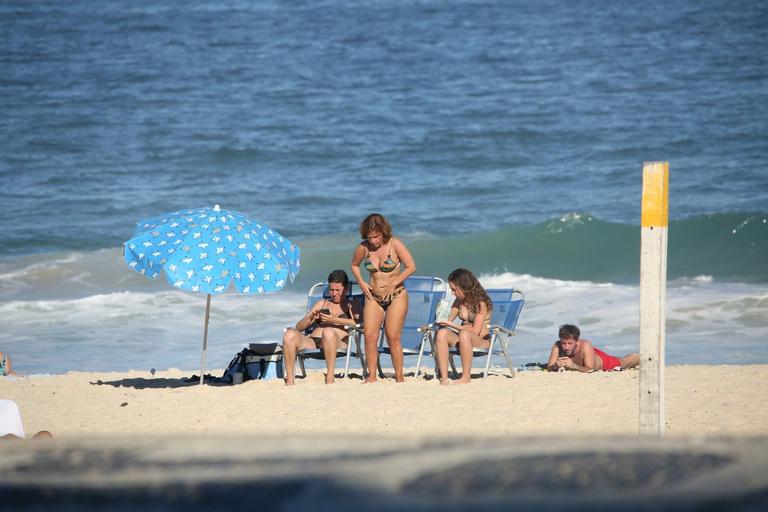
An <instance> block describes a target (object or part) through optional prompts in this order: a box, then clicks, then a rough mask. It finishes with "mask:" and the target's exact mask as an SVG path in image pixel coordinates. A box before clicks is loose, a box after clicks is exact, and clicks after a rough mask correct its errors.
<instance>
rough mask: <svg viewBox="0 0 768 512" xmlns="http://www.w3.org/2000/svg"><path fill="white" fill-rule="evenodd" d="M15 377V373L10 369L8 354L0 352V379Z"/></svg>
mask: <svg viewBox="0 0 768 512" xmlns="http://www.w3.org/2000/svg"><path fill="white" fill-rule="evenodd" d="M15 375H16V372H14V371H13V369H12V368H11V358H10V357H8V354H6V353H4V352H0V377H5V376H8V377H13V376H15Z"/></svg>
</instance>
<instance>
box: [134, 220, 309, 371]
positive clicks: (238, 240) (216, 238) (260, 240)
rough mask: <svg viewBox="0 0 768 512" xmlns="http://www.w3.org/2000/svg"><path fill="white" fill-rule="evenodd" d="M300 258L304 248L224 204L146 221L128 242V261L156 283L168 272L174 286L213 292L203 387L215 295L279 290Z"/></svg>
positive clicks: (292, 276) (207, 310)
mask: <svg viewBox="0 0 768 512" xmlns="http://www.w3.org/2000/svg"><path fill="white" fill-rule="evenodd" d="M299 255H300V249H299V247H298V246H297V245H294V244H292V243H291V242H290V241H289V240H288V239H286V238H284V237H283V236H281V235H280V233H278V232H277V231H275V230H273V229H270V228H269V227H268V226H264V225H262V224H258V223H256V222H252V221H250V220H248V218H246V217H245V216H244V215H243V214H241V213H238V212H235V211H231V210H222V209H221V208H219V205H216V206H214V207H213V208H196V209H192V210H184V211H178V212H172V213H166V214H163V215H159V216H157V217H152V218H149V219H145V220H142V221H140V222H139V223H138V224H137V225H136V231H135V233H134V235H133V238H131V239H130V240H128V241H127V242H125V244H123V256H124V258H125V262H126V263H127V264H128V266H129V267H131V268H132V269H133V270H135V271H136V272H139V273H140V274H144V275H145V276H147V277H149V278H150V279H155V278H157V276H159V275H160V272H161V271H164V272H165V277H166V279H168V282H169V283H170V284H171V285H172V286H174V287H176V288H181V289H182V290H188V291H191V292H198V293H205V294H207V300H206V305H205V329H204V333H203V355H202V358H201V363H200V384H202V383H203V374H204V369H205V352H206V348H207V345H208V318H209V314H210V309H211V294H215V293H224V292H225V291H227V289H229V287H230V284H231V283H233V282H234V285H235V289H236V290H237V291H238V292H240V293H243V294H246V295H254V294H257V293H269V292H274V291H277V290H279V289H281V288H282V287H283V286H285V283H286V280H287V279H290V280H291V282H293V280H294V279H295V278H296V274H298V273H299V268H300V266H301V264H300V262H299Z"/></svg>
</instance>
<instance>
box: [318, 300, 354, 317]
mask: <svg viewBox="0 0 768 512" xmlns="http://www.w3.org/2000/svg"><path fill="white" fill-rule="evenodd" d="M326 304H328V299H323V305H322V306H320V309H323V308H324V307H325V305H326ZM347 307H348V308H350V311H344V308H341V314H340V315H339V316H337V317H336V318H352V313H351V308H352V304H349V303H347Z"/></svg>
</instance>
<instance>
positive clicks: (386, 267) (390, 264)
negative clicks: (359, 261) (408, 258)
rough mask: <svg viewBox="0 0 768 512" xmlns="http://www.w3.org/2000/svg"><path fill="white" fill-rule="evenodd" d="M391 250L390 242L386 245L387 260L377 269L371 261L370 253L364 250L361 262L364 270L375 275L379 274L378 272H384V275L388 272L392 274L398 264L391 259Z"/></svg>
mask: <svg viewBox="0 0 768 512" xmlns="http://www.w3.org/2000/svg"><path fill="white" fill-rule="evenodd" d="M391 248H392V242H391V241H390V243H389V244H387V259H385V260H384V261H382V262H381V264H380V265H379V267H378V268H377V267H376V265H374V264H373V262H372V261H371V253H370V251H368V249H366V252H365V261H364V262H363V265H364V266H365V270H367V271H368V272H370V273H371V274H375V273H376V272H379V271H381V272H384V273H385V274H389V273H390V272H394V271H395V270H397V268H398V267H399V266H400V262H399V261H395V260H393V259H392V255H391V252H392V251H391Z"/></svg>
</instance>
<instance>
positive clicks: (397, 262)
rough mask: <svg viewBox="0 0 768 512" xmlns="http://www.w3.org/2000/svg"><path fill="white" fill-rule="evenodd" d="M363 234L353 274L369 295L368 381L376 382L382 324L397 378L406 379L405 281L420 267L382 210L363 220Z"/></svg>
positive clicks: (365, 318)
mask: <svg viewBox="0 0 768 512" xmlns="http://www.w3.org/2000/svg"><path fill="white" fill-rule="evenodd" d="M360 237H361V238H362V239H363V241H362V242H360V244H359V245H358V246H357V247H356V248H355V252H354V253H353V254H352V274H353V275H354V276H355V279H357V282H358V283H359V284H360V289H361V290H362V291H363V293H364V294H365V298H366V299H367V300H366V301H365V310H364V312H363V325H364V327H363V335H364V336H365V354H366V358H367V362H368V376H367V377H366V380H365V382H376V370H377V366H378V363H379V356H378V350H377V343H378V341H379V332H380V331H381V326H382V324H383V325H384V333H385V334H386V336H387V343H388V344H389V349H390V353H391V355H392V366H393V367H394V369H395V380H396V381H397V382H403V381H404V380H405V379H404V374H403V346H402V341H401V337H402V332H403V324H404V323H405V315H406V314H407V313H408V291H407V290H406V289H405V287H404V286H403V282H404V281H405V280H406V279H407V278H408V276H410V275H411V274H413V273H414V272H415V271H416V263H415V262H414V261H413V257H412V256H411V253H410V251H409V250H408V248H407V247H406V246H405V244H404V243H403V242H402V241H401V240H400V239H399V238H395V237H394V236H393V235H392V226H390V224H389V221H387V219H386V218H385V217H384V216H383V215H381V214H379V213H371V214H370V215H368V216H367V217H366V218H365V219H363V221H362V222H361V223H360ZM361 265H362V266H363V267H365V269H366V270H367V271H368V272H369V273H370V276H371V280H370V282H367V281H366V280H365V279H363V275H362V273H361V270H360V266H361Z"/></svg>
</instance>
